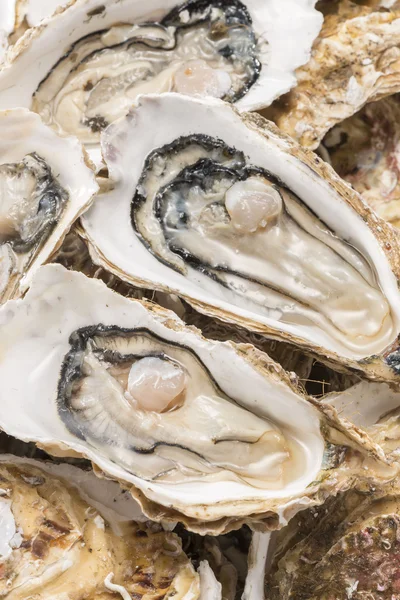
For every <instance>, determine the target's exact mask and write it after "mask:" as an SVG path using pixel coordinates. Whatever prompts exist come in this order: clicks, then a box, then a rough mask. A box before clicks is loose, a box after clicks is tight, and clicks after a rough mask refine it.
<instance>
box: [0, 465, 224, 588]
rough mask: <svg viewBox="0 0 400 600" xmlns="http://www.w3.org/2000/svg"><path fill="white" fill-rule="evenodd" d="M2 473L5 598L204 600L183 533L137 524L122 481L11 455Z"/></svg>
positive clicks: (0, 556)
mask: <svg viewBox="0 0 400 600" xmlns="http://www.w3.org/2000/svg"><path fill="white" fill-rule="evenodd" d="M0 477H1V497H0V510H1V544H0V563H1V568H0V594H1V596H2V597H5V598H9V599H10V600H11V599H13V600H26V599H27V598H32V599H33V598H35V600H46V599H49V598H60V599H61V598H62V599H63V600H83V599H85V600H92V599H93V600H102V599H103V598H104V600H106V598H109V597H110V595H112V596H113V597H114V595H118V596H120V597H122V598H133V597H140V598H143V600H153V599H154V600H155V599H156V598H160V597H161V596H160V595H163V597H164V595H165V594H166V595H168V596H171V597H172V596H173V597H174V599H175V598H176V600H178V599H181V600H196V599H200V597H201V596H200V579H199V575H198V574H196V572H195V570H194V568H193V566H192V565H191V563H190V561H189V559H188V558H187V556H186V555H185V554H184V552H183V551H182V547H181V541H180V539H179V537H178V536H177V535H176V534H174V533H171V532H165V531H163V530H162V529H161V528H159V529H158V530H157V529H156V530H154V528H153V530H152V529H151V528H149V527H148V526H147V525H146V524H145V523H140V522H134V521H133V520H132V519H133V518H134V517H139V519H140V520H142V521H143V515H141V513H140V510H139V509H138V506H137V505H136V504H135V502H134V501H133V500H132V499H128V498H126V497H124V495H123V494H122V493H121V491H120V489H119V487H118V485H116V484H114V483H112V482H108V481H101V480H99V479H97V478H96V477H95V476H94V475H93V474H92V473H90V472H86V473H83V472H81V471H80V469H77V468H74V467H71V466H70V465H55V464H47V463H40V462H38V461H34V460H29V459H17V458H16V457H13V456H10V455H8V456H4V455H3V456H1V457H0ZM216 598H218V596H217V597H216Z"/></svg>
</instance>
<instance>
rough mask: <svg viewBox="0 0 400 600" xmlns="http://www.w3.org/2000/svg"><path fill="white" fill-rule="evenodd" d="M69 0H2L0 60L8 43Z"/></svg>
mask: <svg viewBox="0 0 400 600" xmlns="http://www.w3.org/2000/svg"><path fill="white" fill-rule="evenodd" d="M69 2H70V0H2V2H1V5H0V60H1V59H2V58H3V57H4V54H5V52H6V50H7V48H8V46H9V45H12V44H15V42H16V41H17V40H18V39H19V38H20V37H21V36H22V35H23V33H25V31H26V30H27V29H29V28H30V27H34V26H35V25H38V24H39V23H40V22H41V21H42V20H43V19H44V18H45V17H49V16H50V15H52V14H53V13H54V12H55V10H56V9H57V8H59V7H60V6H65V5H67V4H69Z"/></svg>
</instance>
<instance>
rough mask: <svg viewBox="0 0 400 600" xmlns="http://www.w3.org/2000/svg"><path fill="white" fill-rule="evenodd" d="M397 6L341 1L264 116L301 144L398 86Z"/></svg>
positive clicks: (313, 141)
mask: <svg viewBox="0 0 400 600" xmlns="http://www.w3.org/2000/svg"><path fill="white" fill-rule="evenodd" d="M399 73H400V7H399V6H398V4H397V3H396V4H394V5H393V7H392V8H391V9H390V10H389V9H386V8H383V3H381V6H380V7H379V6H377V5H375V6H363V5H360V4H356V3H354V2H351V1H350V0H344V1H343V2H340V3H338V4H336V5H335V8H334V13H333V14H327V16H326V17H325V21H324V25H323V27H322V30H321V33H320V35H319V37H318V38H317V40H316V41H315V42H314V46H313V50H312V54H311V59H310V61H309V62H308V63H307V65H305V66H304V67H301V68H299V69H298V70H297V79H298V85H297V87H296V88H295V89H294V90H292V91H291V92H290V93H289V94H288V95H287V96H284V97H283V98H282V99H281V100H280V101H278V102H277V103H276V104H275V105H274V106H273V107H272V108H271V109H267V111H266V112H265V115H266V116H267V117H268V118H272V120H274V121H275V122H276V124H277V125H278V126H279V127H280V129H282V131H284V132H285V133H288V134H290V135H291V136H292V137H294V138H295V139H296V140H298V141H299V142H300V144H302V145H303V146H305V147H306V148H311V149H315V148H317V147H318V145H319V143H320V141H321V140H322V138H323V136H324V135H325V133H326V132H327V131H328V130H329V129H330V128H331V127H333V125H335V124H336V123H339V122H340V121H343V120H344V119H346V118H348V117H350V116H351V115H353V114H354V113H355V112H357V111H358V110H359V109H360V108H361V107H362V106H363V105H364V104H365V103H367V102H371V101H372V100H377V99H379V98H382V97H384V96H387V95H389V94H392V93H395V92H397V91H398V89H399V85H400V76H399Z"/></svg>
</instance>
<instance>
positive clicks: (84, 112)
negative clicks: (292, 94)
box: [0, 0, 322, 159]
mask: <svg viewBox="0 0 400 600" xmlns="http://www.w3.org/2000/svg"><path fill="white" fill-rule="evenodd" d="M314 4H315V2H313V1H311V2H310V0H285V1H284V2H282V0H242V1H241V0H208V1H205V0H189V1H188V2H185V3H181V2H179V1H177V0H168V1H165V0H164V1H161V0H152V1H151V2H143V1H141V0H120V1H119V2H108V3H102V2H101V1H100V0H76V1H75V2H73V3H72V4H71V6H69V7H67V8H66V9H65V10H64V11H58V13H57V14H56V15H54V17H52V18H50V19H47V20H46V22H45V23H43V24H41V26H40V27H38V28H37V29H34V30H31V31H29V33H27V34H26V35H25V36H23V38H22V39H21V40H20V41H19V43H18V44H17V45H16V46H15V47H14V49H13V50H12V51H10V52H9V54H8V62H7V64H6V65H5V66H4V68H3V69H2V71H1V72H0V108H10V107H14V106H16V105H17V106H26V107H28V108H31V109H32V110H34V111H36V112H38V113H39V114H40V115H41V116H42V118H43V119H44V121H45V123H47V124H49V125H51V126H52V127H53V128H55V130H56V131H58V132H62V133H69V134H75V135H77V136H78V137H79V139H80V140H81V141H82V142H83V143H85V144H86V145H87V146H88V148H90V149H91V150H93V156H94V157H97V159H98V158H99V157H98V154H97V153H96V150H95V148H96V146H97V145H98V142H99V135H100V131H101V130H102V129H104V127H105V126H106V125H107V124H109V123H111V122H113V121H115V119H117V118H118V117H121V116H124V115H125V114H126V113H127V112H128V110H129V108H130V107H131V106H132V104H133V103H134V102H135V100H136V98H137V96H138V94H141V93H149V92H165V91H176V92H181V93H186V94H190V95H197V94H200V95H203V96H204V95H210V96H215V97H218V98H223V99H224V100H226V101H229V102H235V103H236V105H237V106H238V107H239V108H240V109H246V110H247V109H256V108H261V107H263V106H267V105H268V104H270V103H271V102H272V101H273V100H274V99H275V98H276V97H278V96H279V95H281V94H282V93H284V92H286V91H288V90H289V89H290V88H291V87H292V86H293V85H294V84H295V81H296V79H295V77H294V69H295V68H296V67H298V66H299V65H300V64H304V62H306V60H307V59H308V56H309V52H310V48H311V44H312V42H313V40H314V39H315V37H316V35H317V34H318V31H319V29H320V27H321V22H322V16H321V14H320V13H319V12H318V11H316V10H315V9H314V7H313V5H314ZM288 15H290V17H288ZM289 40H290V44H289V43H288V42H289ZM10 81H12V84H13V90H11V89H10Z"/></svg>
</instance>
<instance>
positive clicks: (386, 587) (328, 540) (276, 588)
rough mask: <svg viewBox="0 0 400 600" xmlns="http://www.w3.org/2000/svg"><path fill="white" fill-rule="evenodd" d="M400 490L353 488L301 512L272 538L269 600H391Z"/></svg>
mask: <svg viewBox="0 0 400 600" xmlns="http://www.w3.org/2000/svg"><path fill="white" fill-rule="evenodd" d="M399 514H400V487H399V481H398V480H397V481H394V482H392V483H391V484H390V485H387V486H384V487H379V488H376V487H368V488H365V489H362V490H360V491H355V490H352V491H350V492H347V493H345V494H339V495H338V496H337V497H336V498H331V499H329V500H328V501H327V503H326V504H325V505H323V506H321V507H318V508H316V509H311V510H307V511H304V512H303V513H300V514H299V515H297V517H296V519H293V521H292V523H291V524H290V525H289V527H287V528H286V529H285V530H282V532H279V533H278V535H277V546H276V554H275V557H274V561H273V564H272V568H271V572H270V574H269V575H268V577H267V580H266V589H265V593H266V598H267V599H268V600H289V599H291V600H292V599H293V600H294V599H296V600H348V599H349V598H351V599H352V600H365V599H366V598H368V600H369V599H370V600H379V599H380V598H385V599H388V600H389V599H390V600H395V599H396V598H398V597H399V594H400V569H399V552H400V541H399V540H400V536H399V532H400V519H399Z"/></svg>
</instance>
